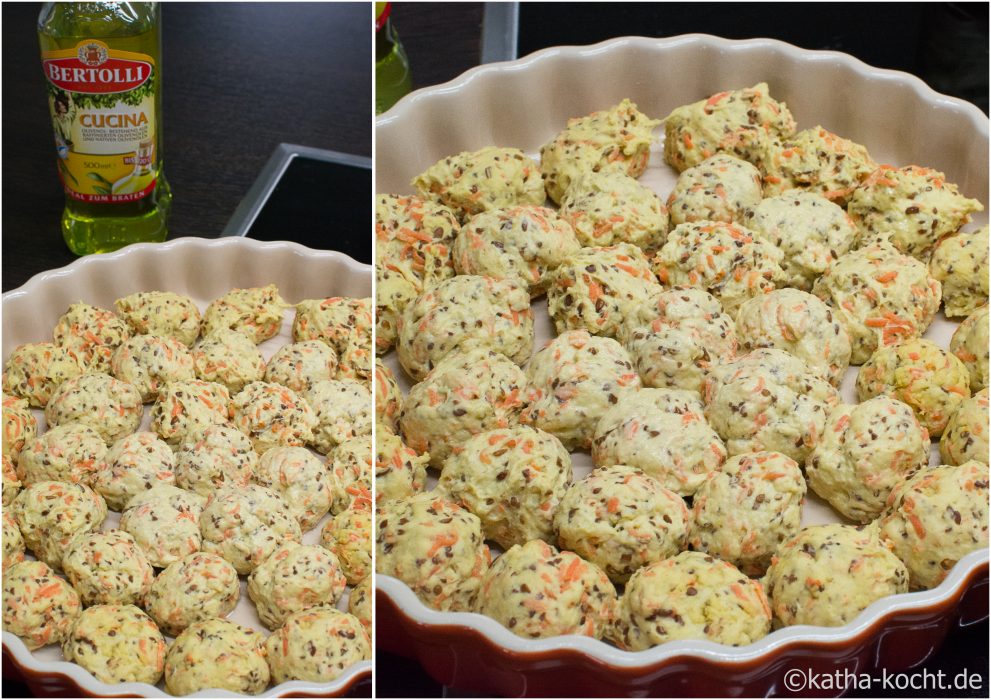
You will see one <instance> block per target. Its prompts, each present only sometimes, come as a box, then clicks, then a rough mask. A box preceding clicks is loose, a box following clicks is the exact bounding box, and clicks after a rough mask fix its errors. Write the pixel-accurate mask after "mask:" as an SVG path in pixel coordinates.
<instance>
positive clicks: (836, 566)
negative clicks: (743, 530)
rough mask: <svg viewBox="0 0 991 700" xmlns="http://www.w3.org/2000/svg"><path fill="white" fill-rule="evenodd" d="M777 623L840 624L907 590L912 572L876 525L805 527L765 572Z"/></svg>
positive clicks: (777, 624) (779, 552)
mask: <svg viewBox="0 0 991 700" xmlns="http://www.w3.org/2000/svg"><path fill="white" fill-rule="evenodd" d="M764 586H765V587H766V589H767V596H768V598H770V600H771V610H772V611H773V612H774V624H775V626H776V627H783V626H788V625H822V626H824V627H838V626H840V625H845V624H846V623H847V622H849V621H850V620H852V619H853V618H855V617H857V615H859V614H860V612H861V611H862V610H863V609H864V608H866V607H867V606H868V605H870V604H871V603H873V602H874V601H875V600H879V599H881V598H884V597H885V596H889V595H894V594H895V593H905V592H907V591H908V571H906V569H905V565H904V564H902V563H901V562H900V561H898V557H896V556H895V555H894V554H892V553H891V552H890V551H888V549H887V548H886V547H885V545H884V544H882V543H881V542H880V541H879V540H878V538H877V534H876V532H875V530H874V528H857V527H852V526H850V525H841V524H839V523H834V524H830V525H813V526H811V527H806V528H804V529H803V530H802V531H801V532H800V533H799V534H798V536H797V537H795V538H794V539H792V540H791V541H789V542H786V543H785V544H784V545H782V546H781V547H780V548H779V549H778V553H777V554H776V555H775V557H774V560H773V562H772V564H771V568H769V569H768V570H767V575H766V576H765V577H764Z"/></svg>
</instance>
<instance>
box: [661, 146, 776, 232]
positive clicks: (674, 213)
mask: <svg viewBox="0 0 991 700" xmlns="http://www.w3.org/2000/svg"><path fill="white" fill-rule="evenodd" d="M760 198H761V189H760V171H759V170H757V168H755V167H754V166H752V165H751V164H750V163H748V162H747V161H745V160H740V159H739V158H734V157H733V156H729V155H725V154H723V153H718V154H716V155H714V156H712V157H711V158H706V159H705V160H704V161H702V162H701V163H699V164H698V165H696V166H693V167H691V168H688V169H686V170H685V171H684V172H682V173H681V175H679V176H678V181H677V182H676V183H675V186H674V190H672V191H671V194H670V195H669V196H668V213H669V215H670V216H671V223H672V224H673V225H675V226H677V225H678V224H684V223H687V222H690V221H725V222H727V223H733V222H737V223H741V224H742V223H745V221H746V219H747V218H748V214H750V213H751V212H752V211H753V209H754V207H756V206H757V205H758V204H759V203H760Z"/></svg>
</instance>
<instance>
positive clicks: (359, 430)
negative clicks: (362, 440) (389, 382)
mask: <svg viewBox="0 0 991 700" xmlns="http://www.w3.org/2000/svg"><path fill="white" fill-rule="evenodd" d="M305 397H306V402H307V403H308V404H309V405H310V407H311V408H312V409H313V414H314V416H315V418H316V423H315V424H314V426H313V438H312V440H311V443H312V444H313V446H314V447H315V448H316V450H317V451H318V452H322V453H323V454H327V453H328V452H330V451H331V450H333V449H334V448H335V447H337V446H338V445H340V444H341V443H342V442H344V441H345V440H350V439H351V438H354V437H358V436H359V435H371V434H372V393H371V392H370V391H369V390H368V388H367V387H365V385H364V384H361V383H359V382H356V381H354V380H353V379H341V380H335V379H325V380H323V381H319V382H317V383H316V384H314V385H313V388H312V389H310V390H309V391H307V392H306V394H305Z"/></svg>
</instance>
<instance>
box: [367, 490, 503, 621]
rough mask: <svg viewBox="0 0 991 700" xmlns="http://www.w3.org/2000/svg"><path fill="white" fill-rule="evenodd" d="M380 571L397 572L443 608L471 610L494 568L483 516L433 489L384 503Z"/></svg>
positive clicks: (379, 518)
mask: <svg viewBox="0 0 991 700" xmlns="http://www.w3.org/2000/svg"><path fill="white" fill-rule="evenodd" d="M375 517H376V521H375V533H376V534H375V567H376V568H375V570H376V572H377V573H379V574H384V575H386V576H394V577H396V578H398V579H399V580H400V581H402V582H403V583H405V584H406V585H407V586H409V587H410V588H411V589H412V590H413V592H414V593H415V594H416V596H417V597H418V598H419V599H420V600H422V601H423V603H424V604H425V605H429V606H430V607H432V608H435V609H437V610H461V611H470V610H472V609H473V608H474V606H475V598H476V596H477V595H478V589H479V586H480V585H481V582H482V576H483V575H484V574H485V571H486V570H487V569H488V568H489V561H490V555H489V548H488V547H486V546H485V543H484V542H483V538H482V524H481V521H480V520H479V519H478V517H477V516H475V515H472V514H471V513H469V512H468V511H467V510H465V509H463V508H461V507H460V506H459V505H457V504H455V503H452V502H451V501H447V500H444V499H443V498H441V497H438V496H437V495H436V494H433V493H420V494H416V495H415V496H412V497H410V498H406V499H403V500H400V501H387V502H386V503H383V504H380V505H379V507H378V509H377V512H376V516H375Z"/></svg>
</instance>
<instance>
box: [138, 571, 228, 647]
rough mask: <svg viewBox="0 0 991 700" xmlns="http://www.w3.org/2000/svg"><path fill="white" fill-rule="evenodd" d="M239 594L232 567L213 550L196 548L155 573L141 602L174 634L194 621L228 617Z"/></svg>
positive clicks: (165, 629) (157, 621)
mask: <svg viewBox="0 0 991 700" xmlns="http://www.w3.org/2000/svg"><path fill="white" fill-rule="evenodd" d="M240 597H241V586H240V582H239V581H238V578H237V571H236V570H235V569H234V567H233V566H231V565H230V564H229V563H228V562H227V561H226V560H224V559H223V558H221V557H219V556H217V555H216V554H209V553H207V552H195V553H193V554H190V555H188V556H187V557H185V558H184V559H182V560H180V561H174V562H172V563H171V564H169V565H168V567H166V568H165V570H164V571H162V573H160V574H159V575H158V576H156V577H155V581H154V583H152V584H151V589H150V590H149V591H148V593H147V595H145V598H144V603H143V606H144V609H145V610H147V611H148V614H149V615H151V617H152V619H153V620H155V622H156V623H158V626H159V627H161V628H162V631H163V632H165V634H167V635H170V636H172V637H175V636H178V635H179V634H180V633H181V632H182V631H183V630H184V629H186V628H187V627H189V626H190V625H191V624H193V623H194V622H202V621H203V620H209V619H211V618H219V617H227V615H228V614H229V613H230V612H231V611H232V610H234V608H235V606H236V605H237V601H238V598H240Z"/></svg>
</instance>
